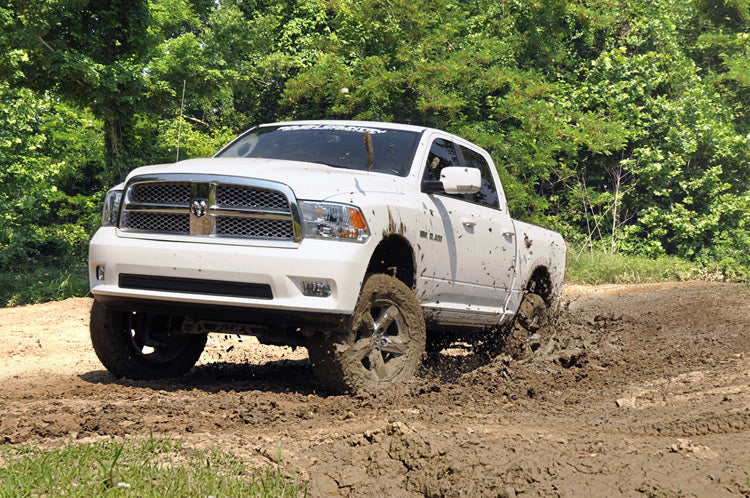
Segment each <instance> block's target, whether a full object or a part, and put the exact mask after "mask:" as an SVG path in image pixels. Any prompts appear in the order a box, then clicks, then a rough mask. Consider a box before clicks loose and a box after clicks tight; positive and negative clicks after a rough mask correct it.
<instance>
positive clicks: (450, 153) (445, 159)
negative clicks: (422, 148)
mask: <svg viewBox="0 0 750 498" xmlns="http://www.w3.org/2000/svg"><path fill="white" fill-rule="evenodd" d="M448 166H459V163H458V154H457V153H456V147H455V146H454V145H453V142H449V141H448V140H444V139H442V138H438V139H435V141H434V142H432V146H431V147H430V153H429V154H428V155H427V167H426V168H425V170H424V176H423V177H422V180H424V181H438V180H440V170H442V169H443V168H446V167H448Z"/></svg>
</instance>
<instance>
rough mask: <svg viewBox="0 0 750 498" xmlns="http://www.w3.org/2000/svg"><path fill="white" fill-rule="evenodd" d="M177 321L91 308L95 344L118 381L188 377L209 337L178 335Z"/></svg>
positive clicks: (96, 349)
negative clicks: (183, 375) (124, 378)
mask: <svg viewBox="0 0 750 498" xmlns="http://www.w3.org/2000/svg"><path fill="white" fill-rule="evenodd" d="M174 321H175V317H171V316H169V315H155V314H150V313H136V312H128V311H115V310H110V309H107V308H105V307H104V306H103V305H102V304H100V303H99V302H98V301H94V304H93V305H92V307H91V325H90V329H91V343H92V344H93V346H94V351H96V355H97V356H98V357H99V361H101V362H102V364H103V365H104V366H105V367H106V369H107V370H109V371H110V372H111V373H112V374H114V375H116V376H117V377H127V378H130V379H160V378H164V377H178V376H180V375H182V374H184V373H187V371H188V370H190V369H191V368H192V367H193V365H195V362H197V361H198V358H199V357H200V355H201V353H202V352H203V348H204V347H205V346H206V334H180V333H174V332H171V331H174V330H176V329H177V327H176V325H178V324H176V323H173V322H174Z"/></svg>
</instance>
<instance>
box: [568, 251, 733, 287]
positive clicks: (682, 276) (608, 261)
mask: <svg viewBox="0 0 750 498" xmlns="http://www.w3.org/2000/svg"><path fill="white" fill-rule="evenodd" d="M723 278H724V276H723V274H722V272H721V269H720V268H719V267H718V265H717V266H714V267H710V266H709V267H707V266H704V265H702V264H701V263H696V262H693V261H687V260H684V259H681V258H678V257H675V256H662V257H660V258H657V259H651V258H646V257H644V256H633V255H628V254H623V253H619V252H611V251H604V250H602V249H594V250H593V251H592V250H589V249H585V250H581V249H580V248H576V247H574V246H571V247H569V248H568V273H567V281H568V282H570V283H575V284H592V285H596V284H607V283H612V284H637V283H653V282H671V281H680V280H723Z"/></svg>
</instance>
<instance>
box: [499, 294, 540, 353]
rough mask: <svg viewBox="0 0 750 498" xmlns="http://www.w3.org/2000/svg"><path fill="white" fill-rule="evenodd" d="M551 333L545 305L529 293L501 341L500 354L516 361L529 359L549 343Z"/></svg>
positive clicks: (535, 295)
mask: <svg viewBox="0 0 750 498" xmlns="http://www.w3.org/2000/svg"><path fill="white" fill-rule="evenodd" d="M551 333H552V331H551V330H550V327H549V313H548V308H547V303H545V302H544V299H542V297H541V296H540V295H539V294H534V293H531V292H530V293H528V294H526V295H525V296H524V297H523V300H522V301H521V305H520V306H519V307H518V311H517V312H516V316H515V318H514V319H513V323H512V324H511V325H510V327H509V328H508V330H507V332H506V334H505V337H504V338H503V340H502V347H501V352H502V353H506V354H509V355H510V356H512V357H513V358H514V359H517V360H522V359H526V358H529V357H531V356H532V355H533V354H534V353H535V352H536V351H537V350H539V349H540V348H542V346H544V345H545V344H547V343H548V342H549V339H550V335H551Z"/></svg>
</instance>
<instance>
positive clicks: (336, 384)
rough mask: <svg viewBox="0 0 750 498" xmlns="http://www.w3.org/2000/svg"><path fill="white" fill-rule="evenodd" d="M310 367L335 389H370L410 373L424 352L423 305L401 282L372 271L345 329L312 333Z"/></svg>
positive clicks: (406, 376) (328, 385) (415, 369)
mask: <svg viewBox="0 0 750 498" xmlns="http://www.w3.org/2000/svg"><path fill="white" fill-rule="evenodd" d="M307 349H308V352H309V355H310V361H311V363H312V366H313V371H314V372H315V375H316V376H317V377H318V379H319V380H320V381H321V382H323V383H324V384H325V385H326V387H327V388H329V389H330V390H332V391H337V392H347V391H350V392H351V391H357V390H359V389H363V390H375V389H380V388H383V387H386V386H389V385H392V384H394V383H397V382H400V381H403V380H406V379H410V378H412V377H413V376H414V374H415V373H416V371H417V368H418V367H419V365H420V363H421V362H422V358H423V356H424V351H425V323H424V315H423V314H422V307H421V306H420V305H419V301H417V298H416V296H415V295H414V293H413V292H412V290H411V289H409V287H407V286H406V285H405V284H404V283H403V282H401V281H400V280H398V279H397V278H395V277H392V276H390V275H383V274H376V275H371V276H370V277H369V278H368V279H367V280H366V281H365V283H364V285H363V286H362V290H361V292H360V295H359V299H358V300H357V304H356V306H355V309H354V313H353V314H352V317H351V318H350V319H349V320H348V323H347V325H346V326H345V327H344V330H338V331H328V332H327V333H323V332H316V333H315V334H313V336H312V338H311V339H310V342H309V344H308V348H307Z"/></svg>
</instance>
